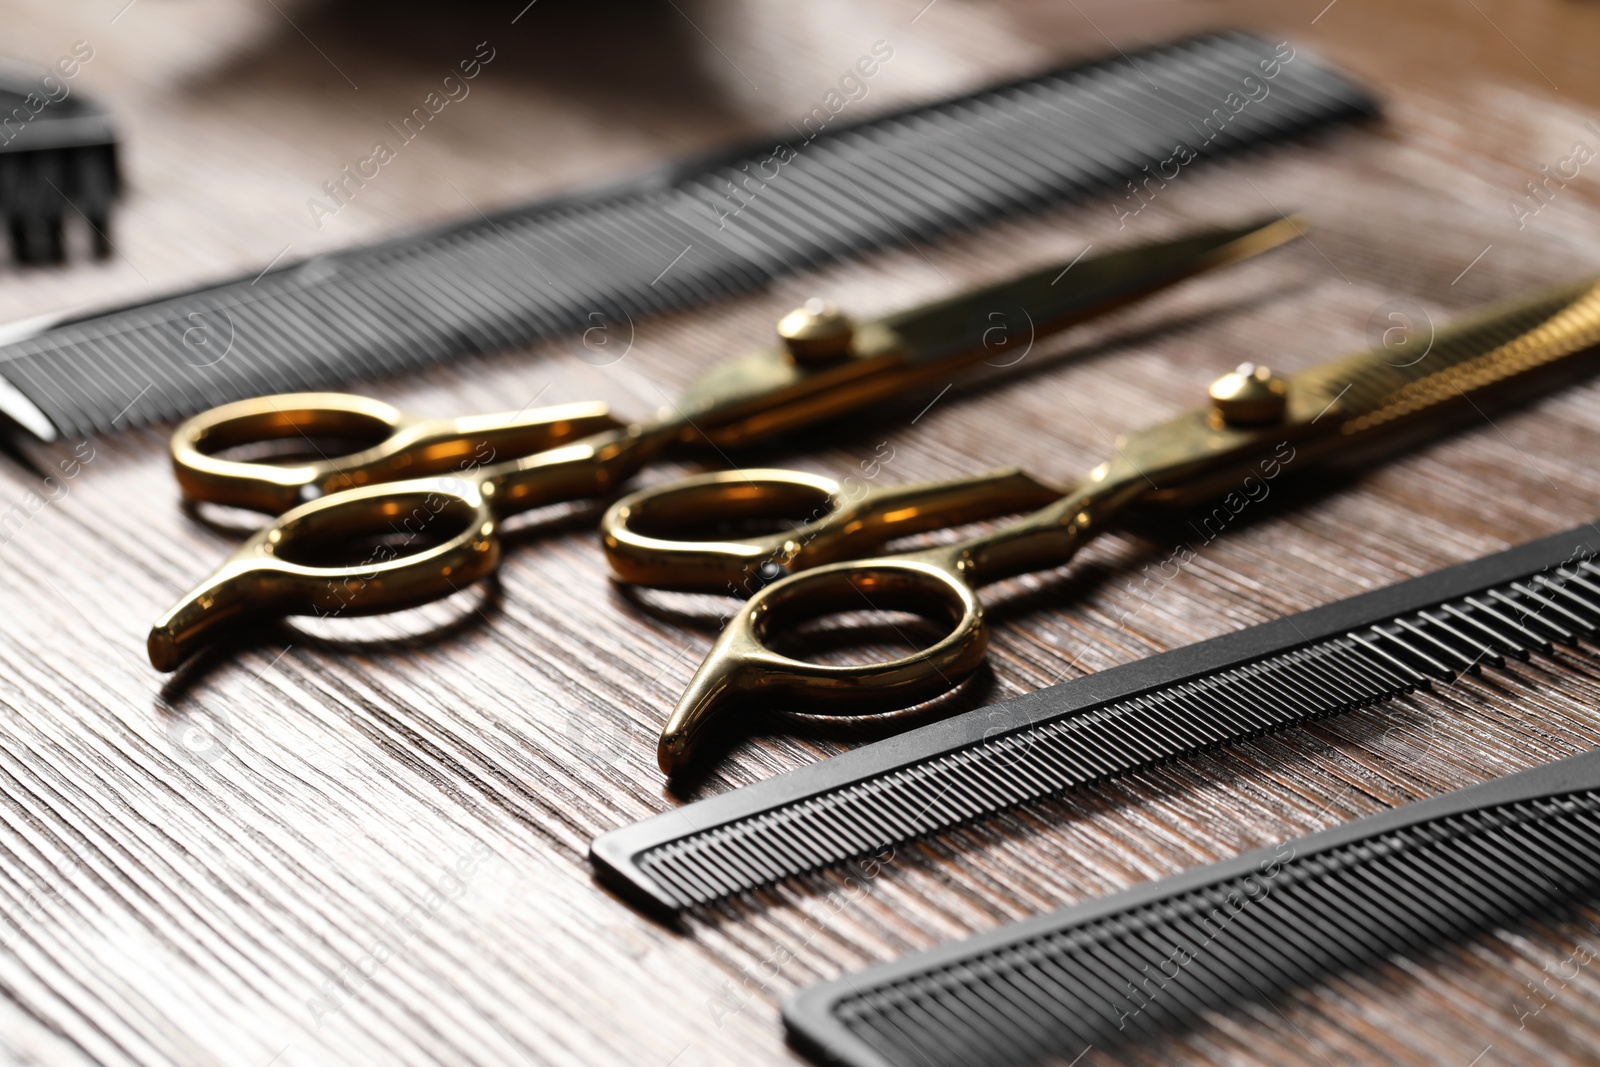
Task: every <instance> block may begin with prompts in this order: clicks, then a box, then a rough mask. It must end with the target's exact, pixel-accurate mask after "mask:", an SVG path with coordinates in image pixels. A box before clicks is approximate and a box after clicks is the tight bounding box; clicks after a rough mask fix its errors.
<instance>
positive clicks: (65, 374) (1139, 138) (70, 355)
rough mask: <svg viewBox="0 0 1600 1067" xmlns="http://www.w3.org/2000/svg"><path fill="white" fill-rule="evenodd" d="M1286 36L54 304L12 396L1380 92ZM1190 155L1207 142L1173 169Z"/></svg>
mask: <svg viewBox="0 0 1600 1067" xmlns="http://www.w3.org/2000/svg"><path fill="white" fill-rule="evenodd" d="M1289 54H1290V49H1288V48H1287V47H1286V48H1285V49H1284V51H1283V52H1282V53H1279V52H1277V46H1276V45H1274V44H1272V43H1269V42H1266V41H1263V40H1260V39H1258V38H1255V37H1251V36H1248V35H1245V34H1240V33H1222V34H1210V35H1206V36H1201V37H1194V38H1189V39H1185V40H1182V41H1178V42H1176V43H1173V44H1169V45H1165V46H1163V47H1160V48H1153V49H1149V50H1145V51H1140V52H1137V53H1133V54H1132V55H1129V56H1127V57H1121V56H1119V57H1114V58H1111V59H1107V60H1105V61H1101V62H1094V63H1088V64H1078V65H1074V66H1071V67H1066V68H1063V69H1061V70H1056V71H1052V72H1050V73H1047V74H1042V75H1039V76H1037V77H1032V78H1027V79H1024V80H1021V81H1017V82H1013V83H1010V84H1007V85H1003V86H999V87H996V88H992V89H987V90H984V91H981V92H977V93H973V94H971V95H968V96H964V97H961V98H959V99H955V100H949V101H945V102H942V103H938V104H933V105H929V106H926V107H919V108H914V109H910V110H907V111H902V112H899V113H896V114H891V115H888V116H885V117H881V118H877V119H873V120H870V121H867V122H863V123H859V124H845V123H842V122H841V123H834V122H832V120H831V119H830V120H829V121H828V122H827V123H821V121H820V120H816V121H813V122H808V123H807V124H805V126H804V128H803V129H801V130H788V131H784V132H783V133H782V134H781V141H782V143H783V145H785V146H786V147H785V152H786V153H787V154H788V155H791V156H792V158H791V159H789V160H788V161H787V162H785V163H781V164H780V163H778V162H773V160H774V158H775V142H774V141H763V142H762V143H760V144H759V145H756V146H751V147H747V148H744V149H741V150H739V151H737V152H732V153H727V154H723V155H720V156H718V157H716V158H713V159H709V160H699V161H695V162H692V163H687V164H680V165H677V166H674V167H671V168H668V169H666V170H663V171H660V172H657V173H655V174H652V175H650V176H648V177H646V178H643V179H640V180H637V181H633V182H630V183H628V184H626V185H624V186H621V187H618V188H612V189H608V190H605V191H601V192H596V193H588V194H583V195H576V196H569V197H563V198H558V199H553V200H545V201H542V202H539V203H535V204H532V205H529V206H526V207H522V208H517V209H514V210H509V211H505V212H501V213H499V214H497V215H495V216H492V217H487V218H484V217H474V218H472V219H471V220H469V221H467V222H465V223H461V224H458V225H453V226H449V227H446V228H444V229H440V230H435V231H432V232H429V233H423V234H420V235H416V236H409V237H405V238H401V239H397V240H394V241H390V242H387V243H384V244H378V245H371V246H366V247H359V248H353V249H350V250H348V251H344V252H339V253H335V254H331V255H326V256H320V257H317V258H315V259H312V260H308V261H305V262H302V263H296V264H292V265H288V266H283V267H278V268H276V269H272V270H269V271H267V272H266V273H264V274H262V275H260V276H253V277H249V278H240V279H237V280H235V281H231V282H227V283H223V284H218V285H212V286H209V287H205V288H201V289H197V290H194V291H192V292H188V293H183V294H178V295H174V296H169V297H165V298H161V299H157V300H152V301H149V302H147V303H143V304H140V305H137V306H133V307H125V308H120V309H116V310H112V311H106V312H102V313H99V314H96V315H92V316H89V317H85V318H78V319H73V320H70V321H58V322H55V323H53V324H51V325H50V326H49V327H48V328H45V329H43V331H42V332H37V333H34V334H32V335H29V336H26V337H23V338H13V339H11V340H10V341H9V343H7V344H5V345H4V346H0V411H3V412H5V413H6V414H8V415H10V416H11V418H12V419H13V420H14V421H16V422H17V423H19V424H20V425H22V426H23V427H25V428H26V429H28V430H30V431H32V432H33V433H35V434H38V435H40V436H44V437H52V436H55V435H73V434H86V433H90V432H93V431H97V430H108V429H111V428H112V427H113V425H114V424H115V425H116V426H124V427H125V426H130V425H138V424H141V423H149V422H157V421H162V420H171V419H176V418H179V417H182V416H185V415H189V414H193V413H194V412H196V411H199V410H201V409H203V408H206V407H209V406H211V405H214V404H218V403H221V402H224V401H228V400H236V399H240V398H243V397H248V396H256V395H259V394H262V393H275V392H283V391H287V390H296V389H314V388H323V387H326V386H329V385H333V384H336V383H339V382H342V381H346V380H349V379H352V378H356V377H362V376H372V375H378V374H386V373H395V372H399V371H403V370H406V369H408V368H413V367H418V366H422V365H424V364H427V363H431V362H434V361H436V360H440V359H444V358H447V357H450V356H457V355H461V354H465V353H474V352H484V351H490V350H494V349H501V348H507V347H511V346H515V345H520V344H525V343H527V342H529V341H532V340H534V339H536V338H541V337H551V336H554V335H558V334H561V333H563V332H566V331H571V330H581V329H584V328H586V327H590V326H593V325H595V322H596V321H597V320H595V319H593V318H592V317H591V316H594V315H600V316H602V319H603V320H606V321H611V322H617V323H620V322H621V321H622V317H623V316H624V315H628V316H634V315H640V314H646V313H650V312H656V311H662V310H665V309H669V308H679V307H685V306H688V305H692V304H698V303H703V302H705V301H707V300H711V299H714V298H716V297H719V296H725V295H728V294H732V293H737V292H743V291H747V290H750V289H754V288H758V287H760V286H762V285H764V284H766V283H767V282H769V281H770V280H771V279H772V278H774V277H776V276H777V275H779V274H781V273H784V272H786V271H792V270H797V269H801V268H805V267H812V266H816V265H819V264H822V263H826V262H829V261H831V260H835V259H838V258H839V257H843V256H848V255H852V254H855V253H859V252H863V251H866V250H868V249H873V248H880V247H884V246H894V245H901V244H904V243H905V242H906V241H908V240H909V241H916V240H922V239H926V238H931V237H935V236H938V235H940V234H945V233H949V232H952V231H955V230H959V229H963V228H969V227H975V226H977V225H980V224H982V223H984V222H987V221H989V220H992V219H996V218H1000V217H1004V216H1007V215H1013V214H1016V213H1018V212H1021V211H1026V210H1032V209H1037V208H1040V207H1043V206H1045V205H1047V204H1050V203H1052V202H1056V201H1060V200H1063V199H1081V198H1084V197H1087V196H1090V195H1096V194H1101V193H1105V192H1107V191H1116V192H1119V193H1120V192H1124V191H1126V194H1127V196H1128V197H1129V200H1128V202H1127V203H1128V210H1132V209H1133V208H1134V207H1136V206H1137V205H1138V204H1139V203H1142V201H1140V200H1139V199H1138V197H1136V196H1135V195H1134V191H1133V189H1132V188H1131V184H1132V183H1134V182H1139V183H1144V182H1145V181H1147V180H1151V181H1152V184H1151V185H1150V186H1149V187H1148V188H1156V185H1155V184H1153V183H1154V182H1159V181H1160V180H1161V178H1160V176H1159V175H1156V176H1155V178H1154V179H1150V178H1149V175H1150V174H1155V172H1156V171H1158V170H1159V169H1161V167H1162V165H1163V162H1164V161H1168V160H1171V159H1172V157H1173V152H1174V146H1175V145H1176V144H1178V143H1179V142H1180V141H1181V142H1183V143H1185V144H1187V145H1189V146H1192V147H1193V148H1194V149H1195V150H1197V153H1198V157H1199V158H1200V159H1205V158H1208V157H1216V156H1220V155H1225V154H1229V153H1236V152H1238V151H1241V150H1243V149H1246V148H1249V147H1251V146H1253V145H1259V144H1263V143H1266V142H1272V141H1281V140H1283V139H1285V138H1288V137H1292V136H1294V135H1296V134H1299V133H1302V132H1305V131H1308V130H1312V129H1315V128H1318V127H1322V126H1325V125H1327V124H1329V123H1331V122H1334V121H1337V120H1342V119H1348V118H1354V117H1358V116H1365V115H1370V114H1373V113H1375V111H1376V105H1375V104H1374V103H1373V101H1372V100H1371V98H1369V97H1368V96H1367V95H1366V94H1365V93H1363V92H1362V91H1361V90H1360V89H1358V88H1356V87H1355V86H1353V85H1352V84H1350V83H1349V82H1348V81H1346V80H1345V79H1344V78H1342V77H1341V76H1339V75H1338V74H1336V73H1334V72H1333V71H1331V70H1330V69H1329V68H1327V67H1325V66H1323V65H1321V64H1319V63H1317V62H1316V61H1315V60H1314V59H1313V58H1312V57H1311V56H1309V55H1306V54H1303V53H1302V54H1299V55H1294V56H1293V58H1291V59H1289V60H1288V61H1283V56H1286V55H1289ZM1264 63H1265V64H1268V65H1269V69H1271V70H1273V71H1274V76H1273V77H1271V78H1267V77H1266V76H1265V74H1264V71H1263V69H1262V64H1264ZM1246 79H1249V80H1248V81H1246ZM1252 86H1253V87H1254V88H1251V87H1252ZM1230 94H1232V97H1231V99H1232V101H1233V103H1232V104H1230V103H1229V100H1230ZM1241 94H1243V95H1241ZM1263 94H1264V95H1263ZM1246 96H1249V97H1259V99H1250V100H1249V101H1248V102H1245V98H1246ZM1235 104H1237V105H1238V110H1237V111H1235V110H1234V105H1235ZM1219 109H1220V110H1219ZM819 125H824V126H826V128H824V129H821V130H820V132H818V128H819ZM783 154H784V153H777V155H778V156H782V155H783ZM1180 165H1183V166H1192V165H1194V164H1193V163H1187V162H1185V161H1183V160H1177V161H1173V162H1172V163H1171V164H1170V166H1168V167H1167V169H1168V170H1169V171H1170V170H1171V169H1172V168H1173V167H1177V166H1180ZM1144 168H1148V171H1147V170H1146V169H1144ZM753 174H754V175H757V176H756V177H752V175H753ZM774 174H775V175H776V176H773V175H774ZM761 175H766V176H768V177H767V180H765V181H763V179H762V177H761ZM1169 176H1170V174H1169ZM1140 188H1141V189H1143V188H1146V187H1145V186H1144V185H1142V184H1141V185H1140ZM740 205H743V206H742V207H740ZM197 330H198V331H202V333H203V337H204V342H205V343H204V344H203V345H199V344H196V341H197V340H198V339H200V338H201V337H202V333H197V332H196V331H197ZM222 353H226V354H225V355H222ZM219 355H220V356H221V358H218V357H219ZM7 383H9V385H10V386H11V388H9V389H7V388H5V386H6V384H7Z"/></svg>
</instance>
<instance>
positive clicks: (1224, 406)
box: [1211, 363, 1289, 427]
mask: <svg viewBox="0 0 1600 1067" xmlns="http://www.w3.org/2000/svg"><path fill="white" fill-rule="evenodd" d="M1288 405H1289V383H1288V382H1286V381H1284V380H1283V379H1282V378H1279V377H1278V376H1277V375H1275V374H1273V373H1272V371H1271V370H1270V369H1268V368H1267V367H1261V366H1257V365H1256V364H1254V363H1241V364H1239V367H1238V369H1237V370H1235V371H1234V372H1233V373H1231V374H1224V375H1223V376H1222V377H1220V378H1218V379H1217V380H1216V381H1214V382H1212V383H1211V421H1212V423H1213V424H1215V425H1217V426H1219V427H1220V426H1264V425H1269V424H1271V423H1274V422H1281V421H1283V415H1284V412H1285V411H1286V410H1287V409H1288Z"/></svg>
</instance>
